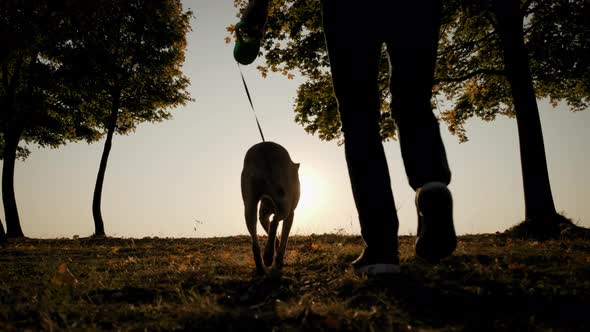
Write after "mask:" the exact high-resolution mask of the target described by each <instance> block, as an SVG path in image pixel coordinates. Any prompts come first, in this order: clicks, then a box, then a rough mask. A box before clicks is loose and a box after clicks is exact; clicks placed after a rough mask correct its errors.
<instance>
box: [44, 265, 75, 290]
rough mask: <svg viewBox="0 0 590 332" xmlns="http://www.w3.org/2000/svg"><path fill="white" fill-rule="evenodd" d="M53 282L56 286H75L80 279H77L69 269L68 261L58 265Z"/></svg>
mask: <svg viewBox="0 0 590 332" xmlns="http://www.w3.org/2000/svg"><path fill="white" fill-rule="evenodd" d="M51 283H52V284H54V285H56V286H73V285H75V284H77V283H78V280H76V278H75V277H74V275H73V274H72V272H71V271H70V269H68V266H67V265H66V263H61V264H59V266H58V267H57V271H56V272H55V275H54V276H53V278H51Z"/></svg>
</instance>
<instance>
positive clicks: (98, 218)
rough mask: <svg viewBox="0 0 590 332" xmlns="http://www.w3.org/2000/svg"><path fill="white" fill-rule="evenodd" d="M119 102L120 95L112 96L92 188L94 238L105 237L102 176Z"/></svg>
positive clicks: (105, 167) (113, 132)
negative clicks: (102, 147)
mask: <svg viewBox="0 0 590 332" xmlns="http://www.w3.org/2000/svg"><path fill="white" fill-rule="evenodd" d="M119 100H120V94H119V93H115V94H113V103H112V105H111V116H110V117H109V120H108V123H107V138H106V140H105V142H104V149H103V151H102V157H101V158H100V166H99V168H98V175H97V177H96V186H95V187H94V196H93V199H92V216H93V218H94V236H95V237H105V236H106V233H105V231H104V221H103V219H102V212H101V210H100V206H101V203H102V187H103V184H104V176H105V173H106V170H107V162H108V160H109V154H110V152H111V146H112V142H113V135H114V134H115V129H116V128H117V117H118V114H119Z"/></svg>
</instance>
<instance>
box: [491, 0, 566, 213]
mask: <svg viewBox="0 0 590 332" xmlns="http://www.w3.org/2000/svg"><path fill="white" fill-rule="evenodd" d="M493 9H494V12H495V17H496V21H497V30H498V33H499V36H500V39H501V42H502V47H503V53H504V65H505V69H506V76H507V79H508V82H509V83H510V88H511V90H512V98H513V102H514V110H515V112H516V122H517V126H518V138H519V144H520V159H521V167H522V179H523V187H524V201H525V218H526V219H527V220H529V221H531V222H534V223H541V222H549V221H551V222H553V221H554V220H556V218H555V216H556V215H557V212H556V210H555V204H554V202H553V195H552V193H551V185H550V182H549V173H548V171H547V159H546V157H545V147H544V143H543V131H542V129H541V119H540V117H539V109H538V107H537V99H536V95H535V90H534V86H533V80H532V77H531V73H530V69H529V63H528V54H527V51H526V49H525V44H524V30H523V14H522V12H521V9H520V1H516V0H496V1H494V7H493Z"/></svg>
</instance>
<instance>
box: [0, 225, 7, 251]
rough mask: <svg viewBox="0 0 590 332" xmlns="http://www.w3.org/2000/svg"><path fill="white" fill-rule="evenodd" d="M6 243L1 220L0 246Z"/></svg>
mask: <svg viewBox="0 0 590 332" xmlns="http://www.w3.org/2000/svg"><path fill="white" fill-rule="evenodd" d="M7 242H8V241H7V240H6V233H4V225H2V220H1V219H0V246H3V245H5V244H6V243H7Z"/></svg>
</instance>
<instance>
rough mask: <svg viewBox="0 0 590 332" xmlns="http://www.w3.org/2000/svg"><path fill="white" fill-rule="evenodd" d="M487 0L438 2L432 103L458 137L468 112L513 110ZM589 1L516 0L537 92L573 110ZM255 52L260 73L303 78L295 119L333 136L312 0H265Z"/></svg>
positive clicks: (389, 132)
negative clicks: (263, 28) (519, 3)
mask: <svg viewBox="0 0 590 332" xmlns="http://www.w3.org/2000/svg"><path fill="white" fill-rule="evenodd" d="M487 2H488V0H448V1H445V2H444V9H443V24H442V28H441V39H440V44H439V53H438V59H437V67H436V74H435V81H436V84H435V86H434V88H433V89H434V90H433V91H434V99H433V104H434V107H436V108H437V109H438V110H439V111H440V116H441V119H442V120H444V121H445V122H446V123H447V125H448V127H449V130H450V131H451V132H452V133H454V134H455V135H457V136H458V137H459V139H460V140H461V141H465V140H467V135H466V132H465V127H464V125H465V122H466V121H467V119H469V118H472V117H478V118H480V119H483V120H486V121H490V120H494V119H495V118H496V117H497V116H498V115H505V116H514V109H513V105H512V100H511V98H512V97H511V95H510V92H509V85H508V82H507V80H506V77H505V72H504V64H503V60H502V50H501V47H500V41H499V36H498V34H497V31H496V30H495V26H494V19H493V15H490V11H487V10H482V9H483V8H485V6H486V5H487ZM234 4H235V6H236V7H237V8H238V9H239V10H243V9H244V7H245V5H246V4H247V1H244V0H234ZM588 6H589V5H588V2H587V1H584V0H573V1H566V0H558V1H541V0H527V1H523V2H522V7H523V13H524V15H525V17H524V20H525V22H526V26H525V41H526V48H527V51H528V54H529V59H530V68H531V72H532V76H533V80H534V83H535V91H536V93H537V96H538V97H542V98H549V99H550V100H551V101H552V103H553V104H554V105H556V104H557V103H558V102H559V101H563V102H565V103H567V105H569V106H570V109H571V110H573V111H580V110H584V109H587V108H588V103H589V96H590V90H589V89H590V78H589V71H588V68H589V61H590V60H588V59H590V56H588V55H589V54H590V52H589V49H590V45H589V43H590V42H589V41H590V30H589V24H588V19H587V17H588V15H587V13H588V11H589V9H588ZM238 15H239V14H238ZM230 31H231V27H230ZM261 55H263V57H264V60H265V62H264V64H263V65H261V66H259V68H258V69H259V70H260V71H261V73H262V75H263V76H265V75H266V74H267V73H268V72H279V73H283V74H284V75H293V74H294V73H299V74H300V75H302V76H303V77H304V78H305V79H306V81H305V82H304V83H303V84H302V85H301V86H300V87H299V88H298V91H297V97H296V99H295V105H294V111H295V114H296V115H295V121H296V122H297V123H299V124H301V125H302V126H303V127H304V128H305V130H306V131H308V132H309V133H311V134H316V133H317V134H318V136H319V138H320V139H323V140H333V139H339V138H340V131H339V128H340V127H339V118H338V113H337V112H336V110H335V107H336V101H335V99H334V96H333V92H332V86H331V81H330V79H329V77H330V74H329V70H328V68H329V62H328V57H327V52H326V49H325V45H324V39H323V35H322V31H321V15H320V4H319V1H315V0H271V8H270V15H269V18H268V21H267V34H266V40H265V41H264V42H263V45H262V50H261ZM381 63H382V64H383V66H382V69H381V78H380V80H379V86H380V91H382V92H383V93H382V101H383V103H382V108H381V112H382V114H383V116H382V128H383V131H382V134H383V135H382V136H383V137H384V139H388V138H392V137H394V126H393V125H392V122H391V117H390V116H389V112H390V111H389V105H388V99H389V98H388V93H387V80H386V79H382V78H384V77H387V75H388V73H387V66H386V63H387V62H386V59H385V55H384V56H383V59H382V61H381Z"/></svg>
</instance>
